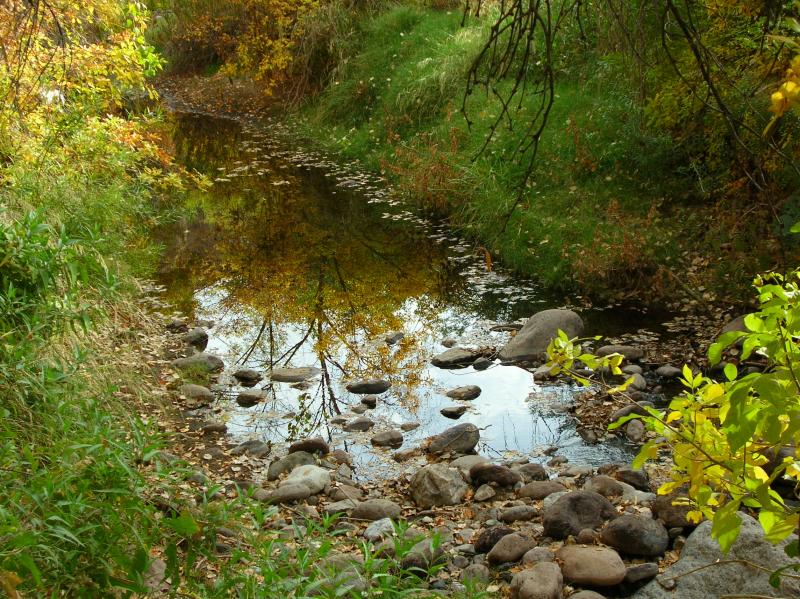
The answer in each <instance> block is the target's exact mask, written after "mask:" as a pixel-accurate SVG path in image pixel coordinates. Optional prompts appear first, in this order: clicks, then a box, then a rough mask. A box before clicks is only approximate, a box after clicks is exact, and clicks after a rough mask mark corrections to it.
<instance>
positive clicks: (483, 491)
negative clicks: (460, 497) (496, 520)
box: [472, 485, 497, 501]
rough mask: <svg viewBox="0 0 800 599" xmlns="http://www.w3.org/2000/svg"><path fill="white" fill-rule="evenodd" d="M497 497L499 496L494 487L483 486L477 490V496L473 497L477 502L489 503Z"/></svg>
mask: <svg viewBox="0 0 800 599" xmlns="http://www.w3.org/2000/svg"><path fill="white" fill-rule="evenodd" d="M495 495H497V491H495V490H494V487H493V486H492V485H481V486H480V487H478V488H477V489H475V494H474V495H473V496H472V498H473V499H474V500H475V501H488V500H489V499H491V498H492V497H494V496H495Z"/></svg>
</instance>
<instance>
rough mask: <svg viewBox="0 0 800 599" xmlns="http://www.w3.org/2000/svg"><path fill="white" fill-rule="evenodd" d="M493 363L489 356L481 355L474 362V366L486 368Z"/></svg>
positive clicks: (477, 368) (481, 368) (479, 368)
mask: <svg viewBox="0 0 800 599" xmlns="http://www.w3.org/2000/svg"><path fill="white" fill-rule="evenodd" d="M491 365H492V361H491V360H490V359H489V358H484V357H483V356H481V357H480V358H478V359H477V360H475V361H474V362H473V363H472V367H473V368H474V369H475V370H486V369H487V368H489V366H491Z"/></svg>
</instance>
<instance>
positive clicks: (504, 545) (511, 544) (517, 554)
mask: <svg viewBox="0 0 800 599" xmlns="http://www.w3.org/2000/svg"><path fill="white" fill-rule="evenodd" d="M535 545H536V541H535V540H534V539H533V538H531V537H528V536H526V535H523V534H521V533H518V532H514V533H511V534H510V535H505V536H504V537H502V538H500V540H498V541H497V543H495V545H494V547H492V548H491V549H490V550H489V553H487V554H486V559H487V560H488V561H489V563H490V564H506V563H508V562H518V561H519V560H520V559H521V558H522V556H523V555H525V553H526V552H527V551H528V550H530V549H532V548H533V547H534V546H535Z"/></svg>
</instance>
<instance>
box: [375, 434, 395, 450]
mask: <svg viewBox="0 0 800 599" xmlns="http://www.w3.org/2000/svg"><path fill="white" fill-rule="evenodd" d="M371 442H372V444H373V445H375V446H376V447H392V448H394V449H397V448H398V447H400V446H401V445H402V444H403V433H401V432H400V431H384V432H382V433H378V434H377V435H375V436H374V437H372V439H371Z"/></svg>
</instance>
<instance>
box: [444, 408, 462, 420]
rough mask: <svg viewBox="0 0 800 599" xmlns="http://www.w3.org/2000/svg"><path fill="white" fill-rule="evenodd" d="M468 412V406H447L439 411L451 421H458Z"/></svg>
mask: <svg viewBox="0 0 800 599" xmlns="http://www.w3.org/2000/svg"><path fill="white" fill-rule="evenodd" d="M466 411H467V406H447V407H446V408H442V409H441V410H439V413H440V414H441V415H442V416H444V417H445V418H450V419H451V420H458V419H459V418H461V417H462V416H463V415H464V413H465V412H466Z"/></svg>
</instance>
